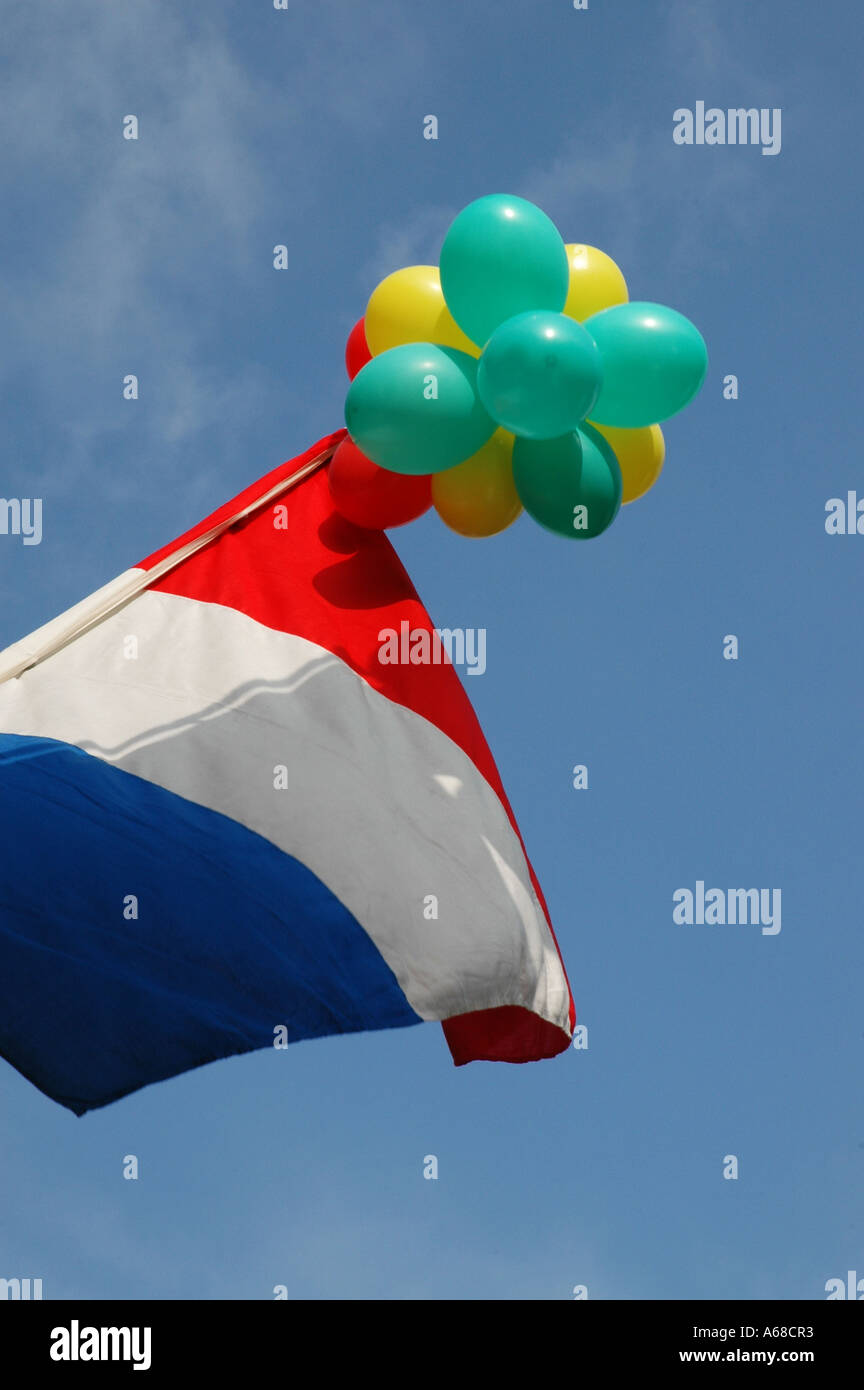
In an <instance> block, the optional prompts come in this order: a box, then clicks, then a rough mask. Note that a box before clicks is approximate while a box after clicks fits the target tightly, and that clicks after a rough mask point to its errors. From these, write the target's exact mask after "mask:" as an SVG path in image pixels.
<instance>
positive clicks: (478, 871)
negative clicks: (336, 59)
mask: <svg viewBox="0 0 864 1390" xmlns="http://www.w3.org/2000/svg"><path fill="white" fill-rule="evenodd" d="M343 433H344V432H341V431H340V432H339V433H338V434H337V435H334V436H332V437H330V438H329V439H326V440H323V441H321V443H320V444H318V445H316V446H315V447H314V448H313V449H310V450H309V451H308V453H307V454H305V455H303V456H302V457H300V458H298V459H294V460H292V461H291V462H290V463H286V464H283V465H282V467H281V468H278V469H276V470H275V471H274V472H273V473H271V474H269V475H268V476H267V477H265V478H262V479H261V480H260V481H259V482H258V483H256V484H255V485H254V486H253V487H252V488H249V489H248V490H247V491H246V492H244V493H242V494H241V495H240V496H239V497H237V498H235V499H234V500H233V501H232V502H230V503H228V504H227V505H226V506H224V507H223V508H221V509H220V510H219V511H218V512H216V513H214V514H213V515H212V516H210V517H208V518H207V519H206V520H205V521H203V522H202V523H201V524H200V525H199V526H197V527H195V528H194V529H193V530H192V531H190V532H188V533H187V534H186V535H185V536H182V537H181V538H180V539H179V540H178V541H175V542H173V543H172V544H171V545H170V546H167V547H166V548H165V549H164V550H160V551H158V552H157V553H156V554H155V555H151V556H150V557H149V558H148V559H147V560H144V561H143V562H142V563H141V564H140V565H138V566H136V567H135V568H134V569H131V570H128V571H127V572H126V573H125V574H123V575H121V576H120V577H119V579H117V580H115V581H114V582H113V583H112V584H109V585H107V586H106V587H105V588H104V589H101V590H99V591H98V592H97V593H95V594H93V595H92V596H91V597H90V598H88V599H86V600H85V601H84V602H83V603H81V604H78V605H77V606H76V607H75V608H73V609H71V610H70V611H69V612H68V613H65V614H63V615H62V616H61V617H60V618H58V619H56V620H55V621H54V622H52V623H49V624H48V625H47V626H46V627H43V628H40V629H39V630H38V631H37V632H35V633H33V634H31V636H30V637H27V638H25V639H23V641H21V642H18V643H16V644H15V645H14V646H13V647H11V648H9V649H8V650H7V651H6V652H4V653H2V655H0V837H2V841H3V844H4V846H5V847H6V850H7V855H6V861H7V865H9V870H8V871H7V872H5V873H4V874H3V875H2V878H0V1053H2V1054H3V1056H5V1057H6V1058H7V1059H8V1061H9V1062H11V1063H12V1065H13V1066H14V1067H16V1068H17V1069H18V1070H19V1071H20V1072H22V1073H23V1074H24V1076H26V1077H28V1078H29V1080H30V1081H32V1082H33V1083H34V1084H35V1085H36V1086H38V1087H39V1088H40V1089H41V1090H42V1091H44V1092H45V1094H46V1095H48V1096H50V1097H52V1098H53V1099H54V1100H56V1101H59V1102H60V1103H61V1104H62V1105H65V1106H68V1107H69V1109H70V1110H73V1111H75V1112H76V1113H77V1114H82V1113H83V1112H85V1111H87V1110H90V1109H93V1108H94V1107H97V1106H101V1105H106V1104H108V1103H109V1102H111V1101H114V1100H117V1099H118V1098H119V1097H120V1096H124V1095H127V1094H128V1093H129V1092H131V1091H134V1090H136V1089H137V1088H138V1087H141V1086H145V1085H148V1084H149V1083H151V1082H155V1081H159V1080H162V1079H164V1078H166V1077H170V1076H175V1075H177V1074H178V1073H180V1072H183V1071H186V1070H188V1069H189V1068H191V1067H197V1066H201V1065H202V1064H203V1063H205V1062H211V1061H215V1060H216V1059H217V1058H221V1057H227V1056H230V1055H233V1054H237V1053H242V1052H248V1051H251V1050H252V1049H255V1048H262V1047H268V1046H273V1043H274V1038H275V1037H276V1036H279V1037H281V1038H282V1039H283V1040H284V1038H285V1037H286V1036H287V1039H288V1040H291V1041H293V1040H297V1039H301V1038H312V1037H320V1036H323V1035H326V1034H334V1033H351V1032H357V1031H360V1030H364V1029H380V1028H396V1027H403V1026H405V1025H408V1024H412V1023H418V1022H420V1021H421V1020H440V1021H441V1022H442V1023H443V1025H444V1031H445V1034H446V1037H447V1041H448V1044H449V1046H450V1050H451V1052H452V1054H453V1058H454V1060H455V1062H456V1063H457V1064H461V1063H463V1062H469V1061H472V1060H478V1059H486V1060H491V1061H509V1062H527V1061H532V1060H535V1059H539V1058H542V1057H551V1056H554V1055H555V1054H556V1053H559V1052H561V1051H563V1050H564V1049H565V1048H566V1047H567V1045H568V1042H569V1039H570V1037H571V1036H572V1031H573V1023H574V1011H573V1003H572V999H571V995H570V989H569V986H568V983H567V978H566V975H565V971H564V967H563V965H562V962H561V958H560V955H559V952H558V948H557V945H556V942H555V937H554V934H553V932H552V928H551V926H550V923H549V920H548V915H547V913H546V909H545V905H544V903H543V899H542V896H541V893H540V889H539V887H538V885H537V882H536V880H535V877H534V874H533V871H532V869H531V866H530V864H529V862H528V860H527V858H526V855H525V851H524V848H523V845H522V842H521V839H520V835H519V831H518V828H517V826H516V822H515V820H514V818H513V814H512V811H511V810H510V807H509V805H508V802H507V799H506V796H505V794H504V790H503V788H502V786H501V783H500V780H499V777H498V772H497V770H496V767H495V764H494V762H493V760H492V756H491V754H490V752H489V749H488V747H487V745H486V742H485V739H484V737H483V734H482V732H481V729H480V726H479V724H478V722H477V719H476V717H475V715H474V713H473V710H472V709H471V706H470V703H469V701H468V699H467V696H466V695H465V692H464V690H463V688H462V685H461V683H460V681H459V679H458V677H457V675H456V673H455V670H454V669H453V666H452V665H451V664H449V662H446V661H445V662H444V663H443V664H430V665H413V664H411V663H410V662H409V663H408V664H387V663H382V662H381V660H379V656H380V646H381V643H380V638H379V634H380V633H381V631H382V630H384V629H388V630H396V631H399V630H401V625H402V623H404V622H408V623H409V624H410V628H411V630H412V631H415V630H417V629H425V630H427V631H429V632H430V634H431V633H432V631H433V629H432V624H431V621H430V619H429V617H428V615H427V613H426V612H425V610H424V608H423V606H422V604H421V603H420V600H419V599H418V597H417V594H416V593H415V591H414V589H413V587H412V585H411V582H410V580H409V579H408V576H407V574H406V573H405V570H404V569H403V567H402V565H401V564H400V562H399V560H398V558H397V556H396V554H395V552H394V551H393V549H392V547H391V546H390V544H389V542H388V541H387V539H386V538H385V537H384V535H383V534H381V533H378V532H371V531H364V530H360V529H359V528H357V527H355V526H353V525H351V524H349V523H348V522H345V521H343V520H342V519H341V518H340V517H339V516H338V515H337V514H336V513H335V512H334V510H333V507H332V504H331V502H330V496H329V489H328V484H327V477H326V468H324V467H323V466H322V465H323V463H324V462H325V461H326V459H327V458H328V457H329V454H330V452H332V448H333V447H334V446H335V444H336V443H338V442H339V440H340V439H341V438H342V437H343ZM289 489H290V490H289ZM280 498H281V499H282V500H281V501H280ZM433 901H434V902H435V912H434V915H431V916H430V907H429V905H430V904H431V903H432V902H433ZM285 1029H287V1034H286V1033H285V1032H283V1031H281V1030H285ZM277 1030H278V1031H277ZM58 1040H61V1041H58Z"/></svg>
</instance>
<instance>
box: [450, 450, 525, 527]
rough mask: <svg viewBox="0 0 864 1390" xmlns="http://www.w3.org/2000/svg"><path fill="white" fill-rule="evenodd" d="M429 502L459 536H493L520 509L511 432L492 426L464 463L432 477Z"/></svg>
mask: <svg viewBox="0 0 864 1390" xmlns="http://www.w3.org/2000/svg"><path fill="white" fill-rule="evenodd" d="M432 502H433V505H434V507H435V510H436V512H437V513H438V515H439V516H440V518H441V520H442V521H443V522H444V524H445V526H449V527H450V530H451V531H455V532H456V533H457V534H458V535H460V536H474V537H477V536H495V535H497V534H498V532H499V531H504V530H506V528H507V527H508V526H509V525H510V524H511V522H513V521H515V520H516V518H517V516H518V515H519V513H520V512H521V510H522V503H521V502H520V501H519V497H518V494H517V492H516V484H515V483H514V481H513V435H512V434H510V433H508V431H507V430H496V431H495V433H494V434H493V436H492V438H491V439H489V440H487V441H486V443H485V444H484V445H483V447H482V449H478V450H477V453H476V454H472V455H471V457H470V459H466V460H465V462H464V463H457V465H456V467H455V468H447V469H445V470H444V472H443V473H436V474H434V476H433V478H432Z"/></svg>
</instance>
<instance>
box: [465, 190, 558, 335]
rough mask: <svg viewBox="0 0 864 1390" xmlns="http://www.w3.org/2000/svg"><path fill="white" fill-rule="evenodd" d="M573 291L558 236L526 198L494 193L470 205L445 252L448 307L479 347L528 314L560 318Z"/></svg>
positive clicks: (545, 218)
mask: <svg viewBox="0 0 864 1390" xmlns="http://www.w3.org/2000/svg"><path fill="white" fill-rule="evenodd" d="M569 286H570V266H569V262H568V260H567V252H566V250H565V247H564V242H563V241H562V240H561V234H560V233H559V231H558V228H557V227H556V226H555V223H554V222H552V221H551V220H550V219H549V218H548V217H547V216H546V214H545V212H543V211H541V209H540V208H538V207H535V206H534V204H533V203H529V202H527V201H526V200H525V199H524V198H516V197H514V196H512V195H510V194H507V193H490V194H489V195H488V197H486V198H478V199H477V200H476V202H473V203H469V204H468V206H467V207H466V208H463V209H462V211H461V212H460V213H459V214H458V216H457V217H456V218H455V219H454V221H453V222H452V224H451V226H450V229H449V231H448V232H447V235H446V237H445V238H444V245H443V246H442V247H441V288H442V290H443V291H444V298H445V300H446V302H447V308H448V309H449V310H450V313H451V314H452V315H453V317H454V319H455V320H456V322H457V323H458V325H459V327H460V328H461V329H462V331H463V333H466V334H467V335H468V337H469V338H470V339H471V341H472V342H474V343H477V344H478V345H479V346H480V347H482V346H483V345H484V344H485V343H486V342H488V340H489V338H491V336H492V334H493V333H494V332H495V329H496V328H497V327H498V325H499V324H501V323H503V322H504V320H505V319H510V318H513V316H514V314H522V313H526V312H527V311H528V310H529V309H549V310H551V311H552V312H553V313H560V311H561V310H562V309H563V308H564V303H565V301H566V299H567V291H568V289H569Z"/></svg>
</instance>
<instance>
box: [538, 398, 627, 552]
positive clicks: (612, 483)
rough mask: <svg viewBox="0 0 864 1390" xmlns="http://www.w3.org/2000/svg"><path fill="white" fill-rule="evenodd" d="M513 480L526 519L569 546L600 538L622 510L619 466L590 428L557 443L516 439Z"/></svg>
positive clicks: (583, 426) (612, 454)
mask: <svg viewBox="0 0 864 1390" xmlns="http://www.w3.org/2000/svg"><path fill="white" fill-rule="evenodd" d="M513 477H514V480H515V483H516V491H517V492H518V494H519V498H520V501H521V502H522V505H523V507H524V508H525V510H526V512H528V514H529V516H533V518H534V520H535V521H539V523H540V525H541V526H545V527H546V529H547V530H548V531H554V532H555V533H556V534H557V535H559V536H567V537H568V538H569V539H570V540H577V541H587V540H592V539H593V538H594V537H595V536H600V535H602V534H603V532H604V531H607V530H608V529H609V527H610V526H611V525H612V522H613V521H614V520H615V518H616V516H617V515H618V512H619V510H620V508H621V469H620V468H619V467H618V460H617V459H616V457H615V455H614V453H613V452H612V449H611V448H610V446H609V445H608V444H607V442H606V440H605V439H604V438H603V436H602V434H599V433H598V432H597V430H595V429H593V428H592V427H591V425H587V424H586V425H580V426H579V429H578V430H574V431H573V432H572V433H570V434H564V435H561V436H559V438H558V439H517V440H516V443H515V444H514V446H513Z"/></svg>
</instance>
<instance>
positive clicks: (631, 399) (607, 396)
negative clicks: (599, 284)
mask: <svg viewBox="0 0 864 1390" xmlns="http://www.w3.org/2000/svg"><path fill="white" fill-rule="evenodd" d="M585 327H586V328H587V330H588V332H589V333H590V334H591V337H592V338H593V339H594V341H595V343H596V344H597V347H598V349H599V352H600V358H601V361H602V363H603V385H602V387H601V389H600V395H599V396H598V397H597V403H596V405H595V406H594V408H593V409H592V411H591V419H592V420H596V422H597V424H598V425H615V426H618V427H619V428H622V429H639V428H641V427H642V426H644V425H656V424H658V423H659V421H661V420H668V419H669V418H670V416H672V415H677V414H678V411H679V410H683V409H684V407H685V405H688V404H689V402H690V401H692V399H693V397H694V396H695V395H696V393H697V392H698V390H699V388H700V387H701V385H702V383H703V381H704V380H705V373H706V372H707V370H708V349H707V348H706V346H705V340H704V338H703V337H702V334H701V333H700V332H699V330H698V328H696V327H695V326H694V325H693V324H692V323H691V322H690V320H689V319H685V317H684V315H683V314H679V313H677V312H676V311H675V310H674V309H667V308H666V306H665V305H664V304H644V303H639V302H637V303H635V304H616V305H615V306H614V307H613V308H612V309H602V310H601V311H600V313H599V314H592V316H591V318H589V319H586V320H585Z"/></svg>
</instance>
